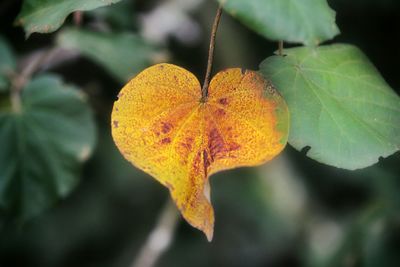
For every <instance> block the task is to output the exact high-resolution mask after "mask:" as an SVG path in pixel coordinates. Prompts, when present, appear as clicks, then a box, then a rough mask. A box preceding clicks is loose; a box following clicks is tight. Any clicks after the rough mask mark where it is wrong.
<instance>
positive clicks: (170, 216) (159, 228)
mask: <svg viewBox="0 0 400 267" xmlns="http://www.w3.org/2000/svg"><path fill="white" fill-rule="evenodd" d="M178 219H179V213H178V211H177V209H176V206H175V204H174V203H173V202H172V201H171V200H168V202H167V203H166V205H165V207H164V208H163V210H162V213H161V215H160V217H159V219H158V222H157V224H156V226H155V227H154V229H153V230H152V231H151V232H150V234H149V236H148V237H147V240H146V243H144V244H143V246H142V248H141V249H140V251H139V254H138V256H137V257H136V258H135V260H134V262H133V263H132V265H131V267H152V266H154V264H155V263H156V262H157V260H158V259H159V258H160V257H161V256H162V254H163V253H164V252H165V251H166V250H167V249H168V247H169V246H170V244H171V241H172V238H173V235H174V233H175V228H176V226H177V224H178Z"/></svg>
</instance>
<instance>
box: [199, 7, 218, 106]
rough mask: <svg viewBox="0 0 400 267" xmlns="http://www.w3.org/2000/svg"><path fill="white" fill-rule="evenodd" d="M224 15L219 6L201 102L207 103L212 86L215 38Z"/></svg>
mask: <svg viewBox="0 0 400 267" xmlns="http://www.w3.org/2000/svg"><path fill="white" fill-rule="evenodd" d="M221 15H222V7H221V6H219V7H218V10H217V14H216V15H215V19H214V24H213V26H212V31H211V39H210V48H209V50H208V61H207V71H206V77H205V78H204V83H203V88H202V89H201V102H203V103H204V102H206V100H207V96H208V86H209V84H210V77H211V71H212V63H213V59H214V48H215V38H216V37H217V29H218V25H219V21H220V19H221Z"/></svg>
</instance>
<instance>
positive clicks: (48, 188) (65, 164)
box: [0, 75, 95, 222]
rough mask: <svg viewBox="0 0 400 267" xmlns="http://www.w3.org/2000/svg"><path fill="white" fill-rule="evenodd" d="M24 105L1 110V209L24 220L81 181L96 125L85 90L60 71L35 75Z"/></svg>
mask: <svg viewBox="0 0 400 267" xmlns="http://www.w3.org/2000/svg"><path fill="white" fill-rule="evenodd" d="M21 104H22V110H21V111H20V112H16V111H14V110H12V109H11V108H5V107H3V108H2V109H0V143H1V150H0V210H1V211H2V212H4V213H5V214H7V215H8V217H9V218H13V219H16V220H17V221H19V222H24V221H26V220H28V219H30V218H32V217H34V216H36V215H38V214H39V213H41V212H42V211H43V210H45V209H47V208H49V207H50V206H52V205H53V204H54V203H55V202H56V201H57V200H58V199H60V198H62V197H65V196H66V195H67V194H68V193H69V192H70V191H71V190H72V189H73V188H74V186H75V185H76V184H77V182H78V180H79V173H80V169H81V165H82V162H84V161H85V160H86V159H87V158H88V157H89V155H90V154H91V152H92V150H93V147H94V143H95V125H94V121H93V116H92V113H91V111H90V108H89V106H88V104H87V103H86V101H85V98H84V95H83V94H82V93H81V92H80V91H78V90H77V89H76V88H74V87H71V86H66V85H64V84H62V83H61V80H60V79H59V78H58V77H56V76H52V75H46V76H40V77H37V78H35V79H34V80H32V81H31V82H30V83H29V84H28V85H27V86H26V87H25V88H24V90H23V91H22V95H21Z"/></svg>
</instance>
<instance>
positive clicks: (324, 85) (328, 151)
mask: <svg viewBox="0 0 400 267" xmlns="http://www.w3.org/2000/svg"><path fill="white" fill-rule="evenodd" d="M285 53H287V56H286V57H278V56H273V57H270V58H268V59H266V60H265V61H264V62H263V63H261V65H260V69H261V72H262V73H263V74H264V76H266V77H269V78H270V79H271V80H272V82H273V83H274V84H275V85H276V86H277V88H278V89H279V90H280V91H281V92H282V94H283V95H284V97H285V99H286V100H287V102H288V105H289V109H290V110H291V114H292V116H291V125H292V126H293V127H292V128H291V133H290V135H289V143H290V144H291V145H293V146H294V147H295V148H296V149H298V150H301V149H302V148H304V147H306V146H311V150H310V151H309V152H308V154H307V155H308V156H309V157H311V158H313V159H315V160H317V161H320V162H322V163H325V164H329V165H333V166H336V167H340V168H346V169H357V168H363V167H367V166H369V165H371V164H374V163H375V162H377V161H378V158H379V157H380V156H382V157H387V156H389V155H391V154H393V153H394V152H395V151H397V150H398V149H399V146H400V144H399V140H398V138H396V136H399V134H400V127H399V126H398V125H400V118H399V116H398V115H397V114H398V112H400V100H399V97H398V96H397V95H396V93H395V92H394V91H393V90H392V89H391V88H390V87H389V86H388V85H387V83H386V82H385V81H384V80H383V78H382V77H381V76H380V74H379V73H378V71H377V70H376V69H375V67H374V66H373V65H372V64H371V63H370V62H369V60H368V59H367V58H366V57H365V55H364V54H363V53H362V52H361V51H360V50H359V49H357V48H356V47H354V46H351V45H342V44H340V45H331V46H322V47H319V48H293V49H287V50H285Z"/></svg>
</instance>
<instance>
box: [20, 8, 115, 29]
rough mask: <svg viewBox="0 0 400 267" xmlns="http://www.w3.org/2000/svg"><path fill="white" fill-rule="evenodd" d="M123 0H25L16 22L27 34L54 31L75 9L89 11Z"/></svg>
mask: <svg viewBox="0 0 400 267" xmlns="http://www.w3.org/2000/svg"><path fill="white" fill-rule="evenodd" d="M119 1H121V0H85V1H82V0H25V1H24V3H23V5H22V10H21V12H20V13H19V15H18V17H17V20H16V23H17V24H19V25H22V26H23V27H24V29H25V32H26V35H27V36H29V35H31V34H32V33H34V32H40V33H50V32H54V31H55V30H57V29H58V28H60V27H61V25H62V24H63V23H64V21H65V18H66V17H67V16H68V15H69V14H70V13H72V12H75V11H87V10H92V9H95V8H98V7H101V6H106V5H111V4H114V3H117V2H119Z"/></svg>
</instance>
